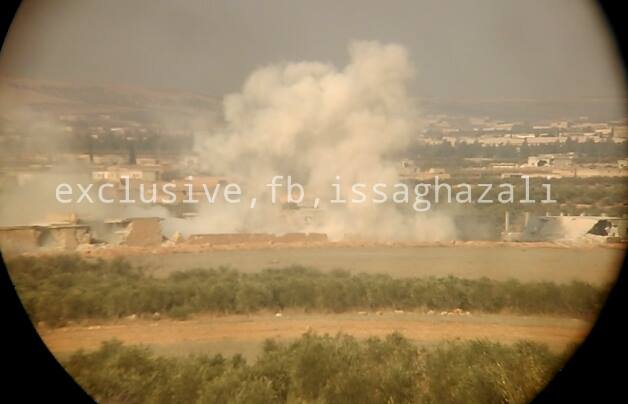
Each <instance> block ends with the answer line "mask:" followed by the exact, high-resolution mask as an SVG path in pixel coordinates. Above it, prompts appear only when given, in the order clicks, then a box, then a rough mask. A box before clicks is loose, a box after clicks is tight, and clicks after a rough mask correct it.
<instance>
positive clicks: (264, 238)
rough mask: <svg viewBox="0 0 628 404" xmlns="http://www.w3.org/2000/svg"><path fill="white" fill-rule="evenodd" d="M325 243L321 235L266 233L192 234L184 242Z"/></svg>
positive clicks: (219, 243)
mask: <svg viewBox="0 0 628 404" xmlns="http://www.w3.org/2000/svg"><path fill="white" fill-rule="evenodd" d="M324 241H327V235H326V234H323V233H286V234H283V235H280V236H276V235H274V234H268V233H215V234H193V235H191V236H190V237H189V238H188V239H187V240H186V241H185V242H186V243H189V244H212V245H225V244H246V243H313V242H324Z"/></svg>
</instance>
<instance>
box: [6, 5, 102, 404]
mask: <svg viewBox="0 0 628 404" xmlns="http://www.w3.org/2000/svg"><path fill="white" fill-rule="evenodd" d="M20 3H21V1H19V0H8V1H7V0H5V1H3V2H2V3H1V4H2V8H1V14H0V16H1V17H0V18H1V19H2V26H1V28H0V29H1V31H0V34H1V35H2V44H3V45H4V38H5V37H6V35H7V31H8V29H9V26H10V24H11V21H12V20H13V18H14V16H15V13H16V11H17V9H18V7H19V5H20ZM0 264H1V265H0V285H1V286H0V288H1V289H0V305H2V306H1V307H2V308H3V312H4V316H3V317H4V318H3V319H4V324H3V325H4V326H3V333H2V334H3V338H2V350H1V351H0V352H2V370H3V372H2V374H3V378H2V382H1V383H0V398H1V399H5V400H6V402H10V401H11V400H8V398H13V399H14V400H13V402H33V403H37V402H71V403H92V402H94V400H93V399H92V398H90V396H89V395H87V393H85V391H83V389H82V388H81V386H79V384H78V383H77V382H76V381H75V380H74V378H72V376H70V374H69V373H67V372H66V371H65V369H64V368H63V367H62V366H61V364H60V363H59V362H58V361H57V360H56V359H55V358H54V356H53V355H52V353H51V352H50V350H49V349H48V347H46V345H45V344H44V342H43V341H42V339H41V337H40V336H39V334H38V333H37V330H35V327H34V326H33V323H32V322H31V320H30V318H29V317H28V315H27V314H26V311H25V309H24V306H23V305H22V302H21V301H20V299H19V297H18V295H17V292H16V291H15V288H14V286H13V283H12V282H11V279H10V278H9V273H8V271H7V267H6V265H5V262H4V259H3V257H2V253H1V252H0Z"/></svg>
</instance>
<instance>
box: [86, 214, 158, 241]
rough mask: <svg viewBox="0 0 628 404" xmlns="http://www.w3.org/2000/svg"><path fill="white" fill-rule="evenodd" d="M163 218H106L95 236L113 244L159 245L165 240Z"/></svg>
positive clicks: (96, 230)
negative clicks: (162, 230)
mask: <svg viewBox="0 0 628 404" xmlns="http://www.w3.org/2000/svg"><path fill="white" fill-rule="evenodd" d="M161 220H162V219H161V218H159V217H135V218H128V219H112V220H105V221H104V225H103V226H99V228H97V229H96V228H95V236H96V238H97V239H98V240H99V241H104V242H106V243H108V244H113V245H127V246H136V247H148V246H157V245H160V244H161V242H162V241H163V240H164V237H163V235H162V233H161Z"/></svg>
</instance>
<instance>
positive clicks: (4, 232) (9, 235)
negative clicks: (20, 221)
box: [0, 227, 42, 252]
mask: <svg viewBox="0 0 628 404" xmlns="http://www.w3.org/2000/svg"><path fill="white" fill-rule="evenodd" d="M41 233H42V231H41V230H40V229H39V228H36V227H23V228H17V227H14V228H1V229H0V249H2V251H3V252H6V251H30V250H34V249H37V248H38V240H39V237H40V235H41Z"/></svg>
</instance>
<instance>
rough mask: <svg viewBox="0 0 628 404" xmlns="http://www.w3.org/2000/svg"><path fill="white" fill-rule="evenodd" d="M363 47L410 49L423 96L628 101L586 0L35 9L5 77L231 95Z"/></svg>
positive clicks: (40, 1)
mask: <svg viewBox="0 0 628 404" xmlns="http://www.w3.org/2000/svg"><path fill="white" fill-rule="evenodd" d="M353 39H365V40H379V41H382V42H396V43H399V44H402V45H404V46H406V47H407V49H408V51H409V53H410V56H411V58H412V60H413V61H414V63H415V65H416V67H417V71H418V74H417V80H416V84H415V92H416V94H417V95H419V96H422V97H427V96H434V97H441V98H460V97H464V98H472V99H475V98H493V97H499V98H502V97H507V98H520V97H521V98H546V97H548V98H563V97H582V96H623V95H624V88H625V87H624V82H623V80H622V79H620V77H621V69H620V67H619V66H620V65H619V63H620V62H619V60H618V58H617V56H616V54H615V50H614V45H613V44H612V42H611V39H610V37H609V34H608V32H607V28H606V26H605V22H604V20H603V17H602V16H601V15H600V14H598V11H597V9H596V6H595V5H594V3H590V2H585V1H578V0H553V1H547V0H526V1H517V0H513V1H508V0H482V1H479V0H477V1H464V0H461V1H448V0H423V1H419V0H416V1H386V2H385V1H374V0H368V1H366V0H352V1H338V0H317V1H290V0H276V1H275V0H273V1H233V0H221V1H209V0H186V1H183V2H175V1H170V0H134V1H128V0H115V1H114V0H107V1H102V0H26V1H24V2H23V5H22V7H21V9H20V10H19V11H18V15H17V18H16V20H15V22H14V24H13V26H12V27H11V30H10V32H9V36H8V39H7V42H6V43H5V45H4V47H3V51H2V55H1V57H0V72H1V73H4V74H10V75H20V76H27V77H36V78H42V79H52V80H63V81H90V82H104V83H116V84H127V85H134V86H143V87H152V88H166V89H168V88H177V89H184V90H193V91H198V92H202V93H207V94H210V95H213V96H222V95H223V94H224V93H226V92H231V91H235V90H237V89H239V88H240V86H241V84H242V81H243V80H244V79H245V78H246V77H247V76H248V74H249V73H250V72H251V71H252V70H253V69H255V68H256V67H259V66H263V65H266V64H269V63H273V62H277V61H301V60H316V61H323V62H332V63H335V64H338V65H344V64H345V63H346V61H347V58H348V56H347V51H346V47H347V43H348V42H349V41H350V40H353Z"/></svg>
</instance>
